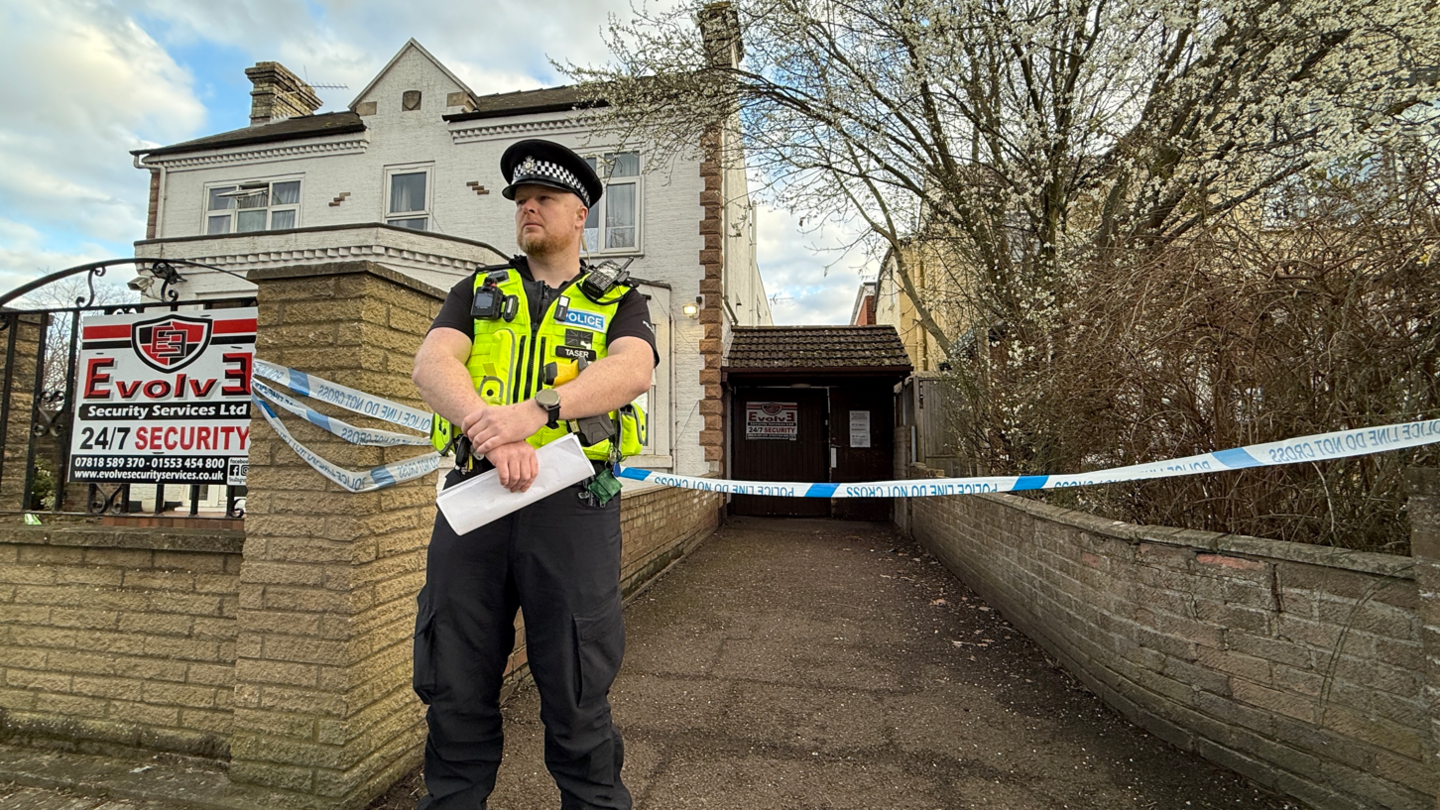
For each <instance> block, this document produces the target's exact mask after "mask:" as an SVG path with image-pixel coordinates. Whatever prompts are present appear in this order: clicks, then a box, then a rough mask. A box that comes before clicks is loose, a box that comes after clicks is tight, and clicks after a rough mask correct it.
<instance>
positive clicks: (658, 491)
mask: <svg viewBox="0 0 1440 810" xmlns="http://www.w3.org/2000/svg"><path fill="white" fill-rule="evenodd" d="M724 508H725V497H724V496H723V495H718V494H716V493H713V492H698V491H695V490H688V489H679V488H673V487H657V488H654V489H647V490H644V491H641V492H630V493H626V494H625V495H624V496H623V499H622V500H621V501H620V530H621V532H622V533H623V534H624V545H623V546H622V550H621V557H620V585H621V589H622V590H623V591H624V593H625V595H626V596H629V595H630V594H631V593H634V592H635V591H636V590H637V589H639V588H640V586H641V585H643V584H645V583H646V582H647V581H649V580H650V578H651V577H654V576H655V575H656V574H658V573H660V572H661V571H664V570H665V568H666V566H668V565H670V563H672V562H674V561H676V560H678V559H680V558H681V557H683V556H685V555H686V554H689V553H690V552H691V551H693V550H694V549H695V547H696V546H698V545H700V543H701V542H703V541H704V540H705V539H706V538H707V537H709V536H710V535H711V534H713V533H714V532H715V530H716V529H718V528H720V515H721V512H722V510H723V509H724Z"/></svg>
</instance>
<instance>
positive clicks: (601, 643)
mask: <svg viewBox="0 0 1440 810" xmlns="http://www.w3.org/2000/svg"><path fill="white" fill-rule="evenodd" d="M575 644H576V648H577V653H578V654H577V660H576V670H577V671H578V674H579V681H580V682H579V684H577V689H576V699H577V701H578V705H580V706H584V705H587V704H590V703H594V702H595V701H598V700H603V699H604V698H605V695H606V694H607V693H609V691H610V685H611V684H612V683H614V682H615V675H616V673H618V672H619V671H620V659H621V657H622V656H623V655H624V653H625V620H624V615H623V614H622V612H621V606H620V592H619V591H618V590H617V591H616V592H615V594H614V595H613V596H611V597H610V598H609V599H606V600H605V603H604V604H602V605H600V606H599V607H596V608H592V609H591V610H587V611H585V612H584V613H576V614H575Z"/></svg>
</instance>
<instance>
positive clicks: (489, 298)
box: [470, 276, 520, 321]
mask: <svg viewBox="0 0 1440 810" xmlns="http://www.w3.org/2000/svg"><path fill="white" fill-rule="evenodd" d="M519 311H520V299H518V298H516V297H515V296H513V295H506V294H505V293H503V292H501V290H500V285H499V284H498V283H497V282H496V281H495V277H494V276H486V277H485V283H484V284H482V285H480V289H478V290H476V291H475V298H474V300H472V301H471V302H470V317H472V318H476V319H478V320H483V321H493V320H497V319H499V318H504V319H505V320H507V321H513V320H515V313H517V312H519Z"/></svg>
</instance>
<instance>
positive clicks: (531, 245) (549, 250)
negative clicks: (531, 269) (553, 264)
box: [515, 230, 570, 259]
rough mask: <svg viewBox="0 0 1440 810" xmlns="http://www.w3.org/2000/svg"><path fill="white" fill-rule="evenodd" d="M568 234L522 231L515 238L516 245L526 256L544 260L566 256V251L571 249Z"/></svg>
mask: <svg viewBox="0 0 1440 810" xmlns="http://www.w3.org/2000/svg"><path fill="white" fill-rule="evenodd" d="M567 236H569V235H568V234H561V233H551V232H550V231H546V230H541V231H540V232H539V233H533V232H529V231H523V230H522V231H521V232H520V234H519V235H518V236H516V237H515V243H516V244H517V245H519V246H520V249H521V250H522V251H524V252H525V255H526V256H530V257H532V258H537V259H543V258H546V257H548V256H564V255H565V252H566V249H567V248H569V247H570V244H569V241H570V240H569V239H567V238H566V237H567Z"/></svg>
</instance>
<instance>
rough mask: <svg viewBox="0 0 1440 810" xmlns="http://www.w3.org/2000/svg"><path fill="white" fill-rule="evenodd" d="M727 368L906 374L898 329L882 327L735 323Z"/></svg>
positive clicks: (907, 366) (907, 364) (907, 363)
mask: <svg viewBox="0 0 1440 810" xmlns="http://www.w3.org/2000/svg"><path fill="white" fill-rule="evenodd" d="M733 334H734V340H733V341H732V342H731V343H730V351H729V353H728V354H727V356H726V362H725V365H726V367H727V368H728V369H729V370H730V371H780V370H791V369H797V370H798V369H815V370H822V371H831V370H833V371H861V370H864V371H894V372H897V373H901V374H902V375H903V374H904V373H908V372H909V371H910V356H909V355H908V354H906V353H905V344H904V343H901V342H900V333H898V332H896V331H895V327H893V326H890V325H888V324H887V325H882V326H737V327H735V329H734V332H733Z"/></svg>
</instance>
